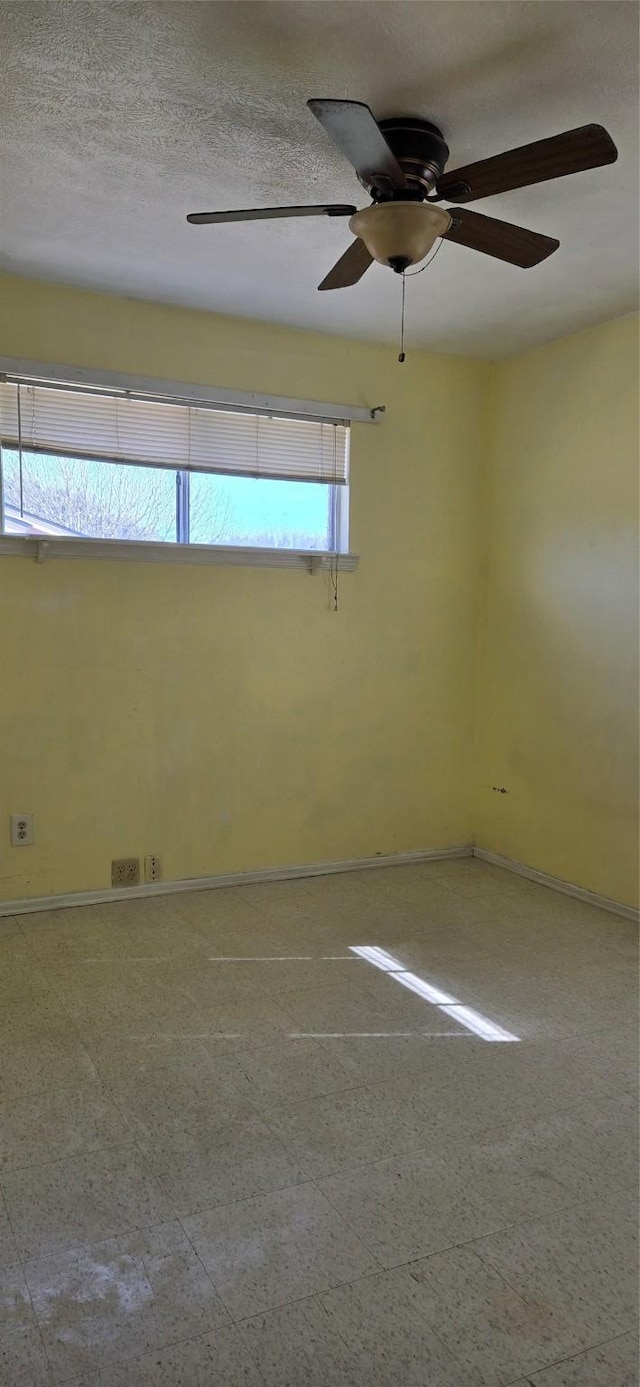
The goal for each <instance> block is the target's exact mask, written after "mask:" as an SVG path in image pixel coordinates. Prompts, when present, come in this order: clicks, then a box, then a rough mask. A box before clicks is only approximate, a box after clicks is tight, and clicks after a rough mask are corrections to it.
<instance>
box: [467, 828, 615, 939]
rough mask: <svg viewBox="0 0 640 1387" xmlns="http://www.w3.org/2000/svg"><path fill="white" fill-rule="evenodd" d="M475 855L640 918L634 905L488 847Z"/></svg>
mask: <svg viewBox="0 0 640 1387" xmlns="http://www.w3.org/2000/svg"><path fill="white" fill-rule="evenodd" d="M473 856H474V857H479V858H480V861H481V862H491V863H492V864H493V866H494V867H504V869H505V871H507V872H515V873H516V874H517V875H518V876H521V877H527V878H528V880H529V881H536V882H537V883H538V885H539V886H548V887H549V888H550V890H551V891H562V893H563V894H564V895H565V896H575V898H576V900H578V901H585V902H586V904H587V905H595V906H597V908H598V909H599V910H609V911H611V912H612V914H613V915H621V916H622V917H623V919H624V920H633V921H634V922H635V923H637V922H638V920H640V911H638V910H636V909H634V907H633V906H632V905H623V904H622V902H621V901H613V900H611V898H610V897H609V896H598V895H596V893H595V891H587V890H586V889H585V887H584V886H574V885H573V882H571V881H563V880H562V877H552V876H549V874H548V873H547V872H540V871H538V868H537V867H527V866H526V864H525V863H524V862H515V861H514V860H513V858H511V857H501V856H500V853H498V852H489V850H488V848H479V847H476V846H474V848H473Z"/></svg>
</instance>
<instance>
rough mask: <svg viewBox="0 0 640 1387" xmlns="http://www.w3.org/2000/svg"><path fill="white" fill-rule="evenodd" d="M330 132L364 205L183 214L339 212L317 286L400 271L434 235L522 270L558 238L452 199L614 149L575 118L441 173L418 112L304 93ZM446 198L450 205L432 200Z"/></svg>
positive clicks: (581, 163)
mask: <svg viewBox="0 0 640 1387" xmlns="http://www.w3.org/2000/svg"><path fill="white" fill-rule="evenodd" d="M307 106H308V107H309V110H310V111H311V112H312V114H313V115H314V116H315V117H316V119H317V120H319V121H320V124H321V125H322V127H323V129H324V130H325V131H326V133H327V134H328V135H329V137H330V139H332V140H333V141H334V143H335V144H337V146H338V148H339V149H340V150H341V151H342V153H343V154H344V155H345V156H346V158H347V159H348V160H349V162H350V164H352V165H353V167H354V169H355V171H356V174H357V175H358V178H359V180H360V182H361V184H362V186H363V188H365V189H366V191H367V192H368V194H369V196H370V197H371V198H372V202H371V205H370V206H369V207H366V208H363V209H362V210H361V211H357V210H356V208H355V207H352V206H349V205H347V204H345V203H320V204H316V205H312V206H309V207H258V208H253V209H250V210H246V211H237V212H192V213H190V215H189V216H188V217H187V221H188V222H191V224H192V225H194V226H201V225H205V224H210V223H219V222H242V221H254V220H262V219H267V218H272V217H349V218H350V221H349V229H350V230H351V231H352V232H353V234H354V236H355V238H356V239H355V241H354V242H353V244H352V245H351V246H349V249H348V250H346V251H345V253H344V255H342V256H341V257H340V259H339V260H338V262H337V264H335V265H334V266H333V269H332V270H330V271H329V273H328V275H326V276H325V278H324V279H323V281H322V283H321V284H319V285H318V288H319V289H342V288H345V287H346V286H347V285H349V284H356V283H357V282H358V280H359V279H361V278H362V276H363V274H364V273H365V271H366V270H368V268H369V266H370V264H371V263H372V261H373V260H377V261H379V263H380V264H383V265H388V266H390V268H391V269H392V270H395V271H396V273H397V274H403V273H404V271H405V270H406V269H407V268H408V266H409V265H415V264H417V263H418V261H420V260H422V259H424V256H425V255H426V254H427V253H428V251H429V250H430V249H431V247H432V246H433V245H434V243H435V240H436V237H438V236H441V237H442V238H443V239H444V240H446V241H455V242H457V244H458V245H462V246H468V247H469V249H470V250H478V251H482V252H483V254H485V255H492V256H494V257H495V258H496V259H498V260H505V261H506V262H507V263H508V264H510V265H518V266H520V267H521V268H522V269H528V268H530V267H531V266H533V265H539V264H540V262H541V261H542V260H546V258H547V256H549V255H552V254H553V252H554V251H555V250H557V249H558V246H559V244H560V242H559V241H556V240H554V238H553V237H551V236H542V235H541V234H540V233H539V232H537V231H527V230H526V229H525V228H524V227H522V226H513V225H512V224H511V223H510V222H503V221H498V220H496V218H495V217H485V216H482V215H481V214H480V213H479V212H471V211H468V210H467V208H466V207H464V206H463V205H462V204H464V203H467V202H475V201H476V200H477V199H478V198H483V197H493V196H494V195H495V194H496V193H506V192H510V191H511V190H512V189H513V188H527V187H530V186H531V185H532V184H535V183H544V182H546V181H547V180H548V179H550V178H562V177H566V175H567V174H571V173H580V172H581V171H582V170H583V169H595V168H600V167H601V166H602V165H603V164H612V163H614V162H615V160H616V159H617V157H618V151H617V149H616V146H615V145H614V143H613V140H612V139H611V136H610V135H609V134H608V133H607V131H606V130H605V129H604V128H603V126H602V125H581V126H580V127H579V128H578V129H577V130H567V131H565V133H564V134H562V135H553V136H551V138H550V139H546V140H536V141H535V142H534V143H533V144H526V145H522V146H521V147H520V148H519V149H510V150H507V152H506V153H505V154H497V155H495V156H494V157H493V158H491V159H480V160H478V162H477V163H475V164H466V165H465V166H464V167H463V168H460V169H455V170H454V172H453V173H445V167H446V163H447V160H448V158H449V150H448V147H447V145H446V144H445V141H444V138H443V136H442V132H441V131H440V130H439V129H438V127H437V126H436V125H432V124H431V122H430V121H428V120H418V119H414V118H412V117H407V116H400V117H395V118H393V119H389V120H381V121H380V122H379V123H378V122H377V121H376V120H375V118H374V116H373V114H372V112H371V111H370V109H369V107H368V106H365V105H364V104H363V103H362V102H361V101H333V100H314V101H308V102H307ZM443 199H446V201H447V202H450V203H453V204H454V206H452V207H449V208H447V209H446V210H445V209H444V208H442V207H438V206H437V205H435V204H437V203H439V202H442V200H443Z"/></svg>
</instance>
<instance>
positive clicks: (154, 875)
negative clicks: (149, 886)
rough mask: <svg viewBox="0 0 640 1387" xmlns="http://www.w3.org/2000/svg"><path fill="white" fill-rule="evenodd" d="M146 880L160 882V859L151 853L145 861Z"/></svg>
mask: <svg viewBox="0 0 640 1387" xmlns="http://www.w3.org/2000/svg"><path fill="white" fill-rule="evenodd" d="M144 879H145V881H159V880H160V858H159V857H158V856H157V854H156V853H154V852H150V853H149V854H148V856H147V857H145V859H144Z"/></svg>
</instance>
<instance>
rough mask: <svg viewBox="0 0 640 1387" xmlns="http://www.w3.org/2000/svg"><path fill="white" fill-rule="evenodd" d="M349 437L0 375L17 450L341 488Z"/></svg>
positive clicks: (260, 417) (312, 425) (0, 422)
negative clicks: (3, 379)
mask: <svg viewBox="0 0 640 1387" xmlns="http://www.w3.org/2000/svg"><path fill="white" fill-rule="evenodd" d="M348 438H349V430H348V426H347V425H346V424H340V423H331V422H326V421H325V422H321V421H318V420H314V419H287V418H284V417H280V416H277V415H266V414H258V413H255V414H254V413H250V412H248V411H235V410H227V409H220V408H216V407H213V406H210V405H195V404H187V403H181V402H179V401H176V402H175V403H173V402H172V401H170V400H166V401H165V400H155V399H145V398H141V397H136V396H134V395H129V394H127V393H125V392H122V393H119V394H118V393H115V392H107V391H95V392H93V391H91V390H85V389H74V388H73V387H69V386H53V385H50V384H37V383H34V384H29V383H27V384H18V383H16V382H13V381H5V382H0V440H1V441H2V442H3V443H4V444H5V445H6V446H9V447H19V446H22V448H23V449H25V451H33V452H40V453H52V454H54V455H55V454H63V455H65V456H71V457H73V456H76V457H83V458H97V459H101V460H104V461H107V462H124V463H138V464H141V465H144V466H150V465H151V466H154V467H169V468H172V469H173V470H174V471H175V470H193V471H195V472H224V473H227V474H229V475H232V476H243V477H270V478H272V479H280V480H282V481H300V482H325V483H331V484H334V485H344V483H346V481H347V467H348V461H347V460H348Z"/></svg>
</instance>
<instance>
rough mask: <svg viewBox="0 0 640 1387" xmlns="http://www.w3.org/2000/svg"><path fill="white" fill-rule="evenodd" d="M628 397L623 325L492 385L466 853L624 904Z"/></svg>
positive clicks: (570, 344)
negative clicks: (506, 860) (485, 854)
mask: <svg viewBox="0 0 640 1387" xmlns="http://www.w3.org/2000/svg"><path fill="white" fill-rule="evenodd" d="M637 387H638V322H637V318H635V317H629V318H625V319H620V320H618V321H616V322H612V323H607V324H604V325H603V326H602V327H598V328H593V329H591V330H590V331H588V332H583V333H580V334H578V335H577V336H575V337H570V338H565V339H563V340H562V341H559V342H555V343H552V344H551V345H550V346H547V347H543V348H541V349H540V350H538V351H534V352H529V353H527V354H526V355H524V356H520V357H517V358H515V359H514V360H511V361H508V362H506V363H505V364H504V365H502V366H500V367H499V368H498V370H497V371H496V373H495V375H494V380H493V383H492V396H493V398H492V410H491V419H490V436H491V449H490V453H489V459H488V473H487V488H486V495H485V505H484V512H483V526H484V528H485V534H486V542H487V549H486V571H485V582H486V588H485V601H484V606H483V617H482V623H481V634H480V670H479V691H478V727H477V766H478V791H477V808H476V838H477V841H478V843H479V844H480V845H481V846H483V847H486V848H490V849H492V850H494V851H496V852H499V853H502V854H504V855H505V856H507V857H510V858H516V859H519V860H520V861H523V862H526V863H527V864H529V865H530V866H534V867H538V868H541V869H542V870H544V871H546V872H549V873H551V874H552V875H555V876H559V877H563V878H565V879H566V880H569V881H572V882H576V883H578V884H579V885H581V886H584V887H587V888H588V889H590V890H592V891H596V892H598V893H601V894H603V895H606V896H610V897H612V898H613V899H616V900H618V901H622V902H626V903H629V904H635V903H636V902H637V897H638V790H637V777H638V753H637V729H638V571H637V533H638V402H637ZM493 786H496V787H498V788H500V787H504V788H506V790H507V791H508V793H507V794H499V793H497V792H496V791H495V790H494V789H493V788H492V787H493Z"/></svg>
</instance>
